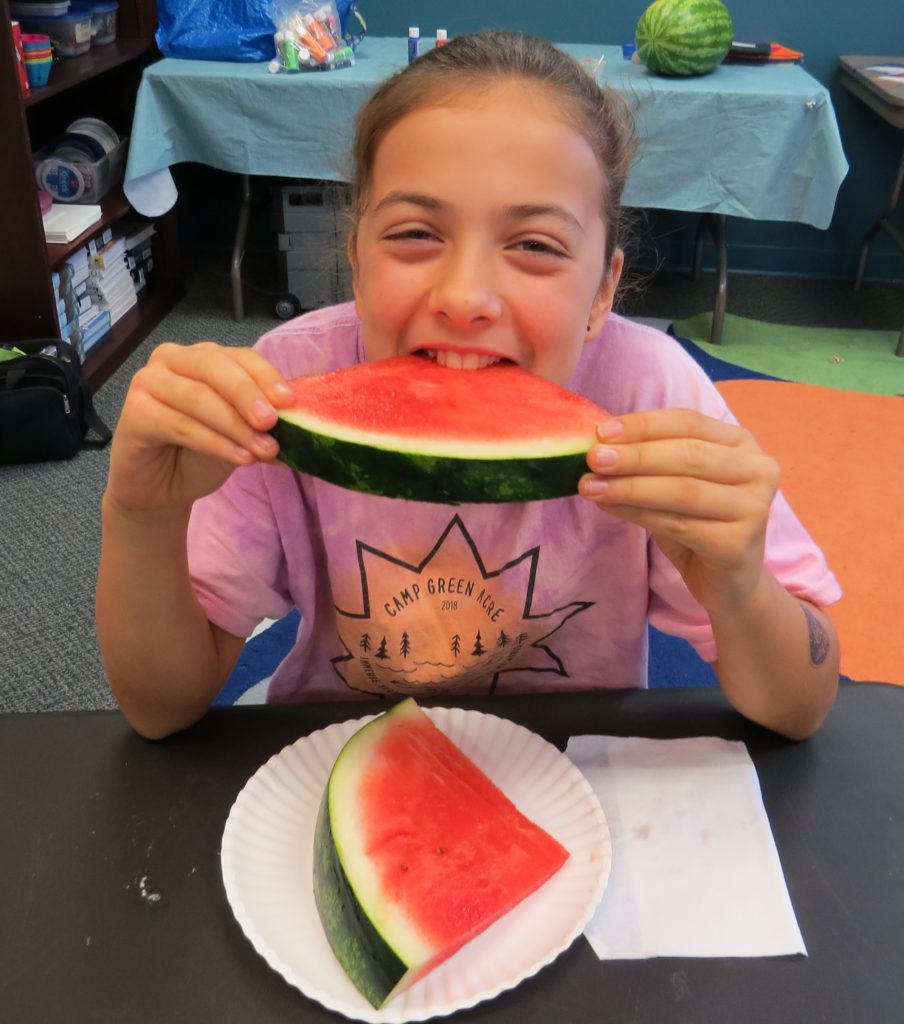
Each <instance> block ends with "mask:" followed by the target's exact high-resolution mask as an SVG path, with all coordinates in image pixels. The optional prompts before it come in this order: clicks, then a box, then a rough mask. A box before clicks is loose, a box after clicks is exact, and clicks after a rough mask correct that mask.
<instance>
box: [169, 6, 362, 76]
mask: <svg viewBox="0 0 904 1024" xmlns="http://www.w3.org/2000/svg"><path fill="white" fill-rule="evenodd" d="M272 3H273V0H157V32H156V36H155V39H156V42H157V48H158V49H159V50H160V52H161V53H162V54H164V56H166V57H181V58H183V59H185V60H225V61H233V62H236V63H253V62H255V61H270V60H273V58H274V56H275V55H276V45H275V43H274V41H273V29H274V26H273V19H272V17H271V14H270V9H271V7H272ZM352 6H353V3H352V0H336V8H337V10H338V12H339V17H340V20H341V21H342V24H343V28H345V22H346V17H347V14H348V10H349V7H352ZM359 31H360V29H359Z"/></svg>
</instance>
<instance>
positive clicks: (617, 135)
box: [349, 31, 634, 267]
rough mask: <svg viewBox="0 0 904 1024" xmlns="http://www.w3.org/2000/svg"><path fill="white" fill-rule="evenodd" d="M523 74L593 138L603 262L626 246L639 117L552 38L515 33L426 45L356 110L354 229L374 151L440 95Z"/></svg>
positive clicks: (366, 191)
mask: <svg viewBox="0 0 904 1024" xmlns="http://www.w3.org/2000/svg"><path fill="white" fill-rule="evenodd" d="M511 78H521V79H525V80H527V81H531V82H537V83H539V84H541V85H542V86H544V87H545V88H547V89H548V90H550V91H551V92H552V93H554V94H556V96H557V98H558V99H559V101H560V106H561V109H562V116H563V118H566V119H568V120H569V122H570V123H571V124H572V125H573V126H574V127H575V129H576V130H577V131H579V132H580V133H581V134H582V135H583V136H584V137H585V138H586V140H587V141H588V143H589V144H590V146H591V148H592V149H593V151H594V153H595V154H596V158H597V160H598V161H599V165H600V170H601V172H602V177H603V183H604V187H603V208H602V211H601V213H602V216H603V223H604V224H605V225H606V253H605V258H606V266H607V267H608V265H609V261H610V260H611V258H612V254H613V252H614V251H615V249H616V248H617V247H618V246H620V245H621V237H620V236H621V231H622V210H621V197H622V192H623V191H624V187H625V181H626V179H627V177H628V171H629V169H630V166H631V160H632V159H633V156H634V119H633V116H632V113H631V110H630V108H629V107H628V104H627V103H626V101H625V100H624V99H623V98H622V96H621V95H620V94H619V93H617V92H615V91H614V90H612V89H607V88H604V87H601V86H600V85H598V84H597V82H596V80H595V78H594V77H593V75H592V74H591V73H589V72H588V71H585V70H584V68H583V67H582V66H581V65H580V64H579V63H578V62H577V61H576V60H575V59H574V58H573V57H570V56H569V55H568V54H566V53H563V52H562V51H561V50H559V49H558V48H557V47H555V46H553V45H552V43H549V42H547V41H546V40H544V39H539V38H536V37H534V36H529V35H524V34H521V33H514V32H498V31H486V32H477V33H474V34H473V35H464V36H457V37H456V38H455V39H452V40H450V41H449V43H448V44H447V45H446V46H442V47H437V48H436V49H434V50H429V51H428V52H427V53H425V54H424V55H423V56H422V57H419V58H418V59H417V60H416V61H414V63H413V64H409V65H408V66H407V67H406V68H404V69H403V70H401V71H398V72H396V74H394V75H393V76H392V77H391V78H389V79H387V80H386V81H385V82H384V83H383V84H382V85H381V86H380V87H379V89H377V91H376V92H375V93H374V94H373V95H372V96H371V98H370V99H369V100H368V102H367V103H366V104H365V105H364V106H363V107H362V108H361V110H360V111H359V113H358V118H357V124H356V131H355V141H354V145H353V149H352V173H351V176H350V178H351V186H350V190H351V194H350V197H349V199H350V205H351V211H350V212H351V217H352V224H353V227H354V225H355V224H356V223H357V221H358V218H359V217H360V216H361V214H362V212H363V210H364V207H365V205H366V203H367V198H368V194H369V191H370V186H371V180H372V177H373V167H374V159H375V157H376V153H377V148H378V147H379V145H380V143H381V142H382V141H383V138H384V137H385V136H386V134H387V133H388V132H389V130H390V129H391V128H392V127H393V126H394V125H395V124H397V123H398V122H399V121H400V120H401V119H402V118H403V117H405V116H406V115H407V114H410V113H411V112H412V111H414V110H418V109H420V108H422V107H424V106H427V105H429V104H430V103H431V102H432V101H433V100H434V99H435V98H436V96H437V95H438V94H443V95H449V94H451V93H453V92H455V91H463V90H465V89H468V88H471V87H473V86H474V85H475V84H480V83H487V84H489V82H490V80H492V79H511Z"/></svg>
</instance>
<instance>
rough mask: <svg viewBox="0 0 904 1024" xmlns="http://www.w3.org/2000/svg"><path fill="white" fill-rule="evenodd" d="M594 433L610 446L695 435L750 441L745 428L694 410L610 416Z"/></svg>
mask: <svg viewBox="0 0 904 1024" xmlns="http://www.w3.org/2000/svg"><path fill="white" fill-rule="evenodd" d="M598 433H599V436H600V440H601V441H603V442H605V443H607V444H613V445H615V444H617V445H622V444H631V443H633V442H637V441H657V440H665V439H667V438H681V437H695V438H699V439H700V440H701V441H710V442H712V443H713V444H722V445H728V446H732V447H738V446H740V445H742V444H745V443H749V442H750V441H751V440H752V438H751V435H750V433H749V431H747V430H745V429H744V428H743V427H740V426H738V425H737V424H735V423H726V422H725V421H723V420H717V419H715V418H714V417H712V416H706V415H705V414H704V413H701V412H697V411H696V410H695V409H653V410H651V411H649V412H633V413H627V414H626V415H624V416H614V417H612V418H611V419H608V420H604V421H603V422H602V423H601V424H600V425H599V428H598Z"/></svg>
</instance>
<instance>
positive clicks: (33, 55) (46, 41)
mask: <svg viewBox="0 0 904 1024" xmlns="http://www.w3.org/2000/svg"><path fill="white" fill-rule="evenodd" d="M22 56H23V61H24V63H25V74H26V75H27V76H28V84H29V85H30V86H31V88H32V89H37V88H40V87H41V86H42V85H47V82H48V81H49V79H50V69H51V67H52V66H53V49H52V47H51V45H50V36H45V35H38V34H34V33H32V34H28V33H23V34H22Z"/></svg>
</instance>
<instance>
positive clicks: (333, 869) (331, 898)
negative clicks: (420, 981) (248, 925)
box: [314, 787, 408, 1009]
mask: <svg viewBox="0 0 904 1024" xmlns="http://www.w3.org/2000/svg"><path fill="white" fill-rule="evenodd" d="M314 900H315V903H316V905H317V913H318V914H319V916H320V920H321V923H322V924H323V930H324V933H325V935H326V937H327V941H328V942H329V944H330V948H331V949H332V950H333V953H334V954H335V956H336V959H337V960H338V961H339V963H340V964H341V965H342V968H343V970H344V971H345V973H346V974H347V975H348V976H349V977H350V978H351V979H353V981H354V984H355V987H356V988H357V989H358V991H359V992H360V993H361V994H362V995H363V996H364V998H365V999H367V1001H368V1002H369V1003H370V1004H371V1005H372V1006H374V1007H375V1008H377V1009H379V1007H380V1006H382V1004H383V1003H384V1001H385V1000H386V998H387V994H388V993H390V992H392V990H393V989H394V988H395V987H396V985H397V984H398V983H399V982H400V981H401V980H402V978H404V976H405V974H406V973H407V971H408V967H407V965H406V964H405V963H403V962H402V960H401V959H399V957H398V956H397V955H396V953H395V951H394V950H393V948H392V946H390V945H389V943H387V942H386V941H385V940H384V939H383V936H382V935H381V934H380V933H379V932H378V931H377V929H376V927H375V926H374V924H373V922H372V921H371V920H370V918H369V917H368V916H367V915H366V914H365V913H364V910H363V908H362V906H361V903H360V901H359V900H358V898H357V896H356V894H355V891H354V889H353V887H352V885H351V883H350V882H349V880H348V876H347V875H346V873H345V869H344V868H343V866H342V861H341V859H340V856H339V852H338V850H337V848H336V844H335V841H334V837H333V832H332V824H331V818H330V807H329V787H327V789H326V791H325V792H324V794H323V799H322V800H321V803H320V811H319V813H318V815H317V825H316V828H315V830H314Z"/></svg>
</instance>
